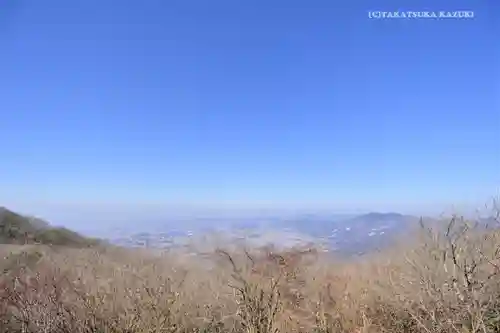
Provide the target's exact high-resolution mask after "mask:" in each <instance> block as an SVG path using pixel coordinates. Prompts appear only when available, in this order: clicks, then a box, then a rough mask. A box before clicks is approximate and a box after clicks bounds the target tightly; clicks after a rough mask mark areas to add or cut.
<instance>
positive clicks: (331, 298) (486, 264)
mask: <svg viewBox="0 0 500 333" xmlns="http://www.w3.org/2000/svg"><path fill="white" fill-rule="evenodd" d="M412 238H413V239H415V240H416V241H415V242H414V244H412V245H410V244H408V242H406V245H404V246H401V247H398V248H396V249H392V251H387V252H384V253H378V254H374V255H373V256H371V257H364V258H362V259H360V260H358V261H356V262H354V261H350V262H342V261H340V260H337V261H336V260H334V259H333V258H331V257H327V255H326V254H323V253H319V252H317V251H314V250H308V251H305V250H299V249H294V250H291V251H289V252H280V253H277V252H276V251H274V250H273V249H272V248H266V249H254V250H252V251H250V252H249V251H244V250H243V249H241V250H240V251H235V250H226V251H225V250H218V251H216V252H214V253H211V254H208V255H207V254H205V255H201V254H200V255H197V256H188V255H182V254H180V253H173V252H171V253H169V252H165V253H161V254H155V255H153V254H152V253H150V252H148V251H139V250H127V249H119V248H111V247H110V248H107V249H99V250H96V249H94V250H92V249H69V248H68V249H64V248H51V247H43V246H29V247H11V248H4V249H3V251H4V253H3V255H5V258H4V260H3V261H2V264H1V267H0V268H1V269H2V270H3V272H4V273H3V275H2V277H1V278H0V284H1V285H0V298H1V299H0V332H12V333H16V332H23V333H24V332H27V333H30V332H54V333H57V332H60V333H66V332H67V333H69V332H75V333H78V332H103V333H104V332H120V333H121V332H138V333H139V332H140V333H142V332H206V333H212V332H248V333H278V332H317V333H320V332H321V333H330V332H332V333H333V332H457V333H458V332H460V333H465V332H483V333H484V332H500V233H499V232H497V231H492V230H490V231H486V232H485V231H481V230H478V229H475V228H472V227H470V226H468V224H467V222H466V221H463V220H461V219H459V218H456V217H455V218H453V219H452V220H451V222H450V224H449V228H446V230H444V231H441V232H437V231H435V230H432V229H428V228H427V227H425V226H422V228H421V230H420V232H419V233H418V237H412Z"/></svg>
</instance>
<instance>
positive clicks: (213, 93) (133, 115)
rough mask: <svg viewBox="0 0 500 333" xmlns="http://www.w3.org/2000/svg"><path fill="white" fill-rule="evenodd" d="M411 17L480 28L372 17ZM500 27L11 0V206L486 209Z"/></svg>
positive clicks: (445, 4)
mask: <svg viewBox="0 0 500 333" xmlns="http://www.w3.org/2000/svg"><path fill="white" fill-rule="evenodd" d="M398 9H399V10H448V11H454V10H461V9H466V10H472V11H474V19H448V20H431V19H411V20H410V19H406V20H405V19H385V20H376V19H369V18H368V10H382V11H394V10H398ZM499 14H500V3H499V2H498V1H497V0H489V1H488V0H475V1H473V0H469V1H462V0H449V1H440V0H419V1H412V0H404V1H402V0H398V1H396V0H392V1H384V0H370V1H368V0H358V1H332V0H314V1H305V0H300V1H299V0H287V1H284V0H272V1H269V0H266V1H261V0H238V1H235V0H231V1H229V0H224V1H223V0H213V1H186V0H183V1H153V0H147V1H128V0H121V1H111V0H109V1H96V0H90V1H62V0H61V1H54V0H46V1H34V0H33V1H15V0H7V1H2V4H1V8H0V42H1V49H0V64H1V65H0V115H1V118H0V119H1V130H0V142H1V144H0V147H1V156H2V157H1V162H0V205H7V206H8V205H13V206H19V207H21V206H23V205H24V206H26V207H28V206H29V205H31V204H34V203H37V204H40V205H43V204H44V203H52V204H54V203H57V204H70V203H71V204H88V205H93V204H96V205H97V204H100V205H107V204H116V205H122V204H123V205H128V204H131V203H135V204H137V205H141V204H152V203H154V204H161V203H168V204H173V205H176V204H178V203H183V204H200V205H201V204H203V205H205V206H207V207H210V206H214V207H215V206H220V207H224V206H233V207H236V206H252V205H254V206H259V205H267V206H270V207H271V206H276V207H278V206H280V207H286V206H294V205H302V206H304V207H306V206H310V207H330V208H332V207H333V208H335V207H336V208H346V207H350V208H353V207H357V208H360V209H373V210H377V209H389V208H391V209H393V210H398V209H404V208H405V207H409V206H411V207H429V205H438V204H439V205H445V204H446V205H447V204H461V203H467V202H469V203H470V202H474V203H476V202H477V203H483V202H484V201H485V200H487V199H488V197H489V196H491V195H495V194H496V193H498V192H496V191H498V186H499V185H500V138H499V129H500V97H499V96H500V63H499V61H500V24H499V22H500V15H499Z"/></svg>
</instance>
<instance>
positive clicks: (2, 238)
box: [0, 207, 100, 247]
mask: <svg viewBox="0 0 500 333" xmlns="http://www.w3.org/2000/svg"><path fill="white" fill-rule="evenodd" d="M99 243H100V241H99V240H97V239H93V238H88V237H84V236H82V235H80V234H78V233H76V232H74V231H71V230H69V229H66V228H54V227H51V226H50V224H49V223H48V222H46V221H44V220H42V219H39V218H34V217H29V216H23V215H20V214H17V213H15V212H12V211H10V210H8V209H7V208H4V207H0V244H47V245H49V244H50V245H63V246H70V247H88V246H93V245H98V244H99Z"/></svg>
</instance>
